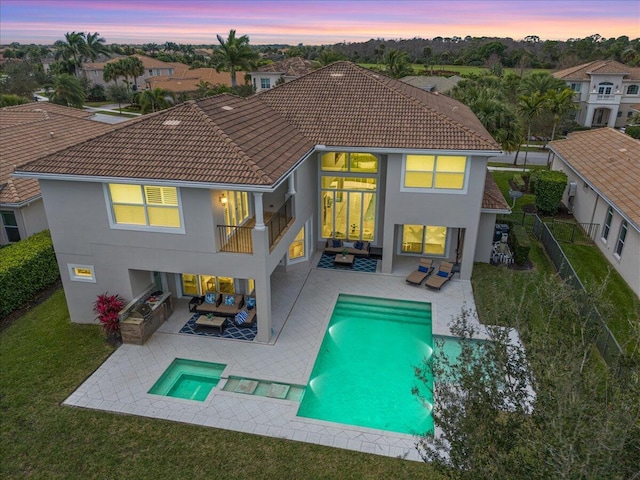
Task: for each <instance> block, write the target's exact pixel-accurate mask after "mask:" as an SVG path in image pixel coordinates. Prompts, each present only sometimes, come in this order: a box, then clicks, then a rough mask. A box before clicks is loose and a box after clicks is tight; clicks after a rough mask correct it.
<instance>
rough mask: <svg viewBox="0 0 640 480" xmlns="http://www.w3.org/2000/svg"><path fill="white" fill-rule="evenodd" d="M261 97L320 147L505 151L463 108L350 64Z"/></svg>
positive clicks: (333, 66) (327, 69)
mask: <svg viewBox="0 0 640 480" xmlns="http://www.w3.org/2000/svg"><path fill="white" fill-rule="evenodd" d="M257 96H258V97H260V99H261V100H262V101H263V102H265V103H267V104H268V105H270V106H271V107H272V108H273V109H274V110H276V111H277V112H279V113H280V114H281V115H282V116H283V117H284V118H286V119H287V120H288V121H289V122H291V123H292V124H293V125H295V126H296V127H297V128H298V129H299V130H300V131H301V132H302V133H303V134H305V135H306V136H307V137H309V138H310V139H311V140H312V141H313V142H314V143H316V144H322V145H330V146H338V147H360V146H362V147H377V148H403V149H450V150H499V149H500V147H499V146H498V145H497V144H496V142H495V141H494V140H493V138H491V135H489V133H488V132H487V131H486V129H485V128H484V127H483V126H482V124H481V123H480V121H479V120H478V119H477V118H476V116H475V115H474V114H473V112H471V110H470V109H469V108H468V107H467V106H465V105H463V104H462V103H460V102H457V101H456V100H453V99H451V98H448V97H445V96H443V95H436V94H432V93H429V92H425V91H423V90H420V89H419V88H416V87H413V86H411V85H408V84H405V83H403V82H400V81H398V80H394V79H392V78H389V77H386V76H384V75H382V74H378V73H376V72H373V71H371V70H367V69H365V68H362V67H359V66H357V65H354V64H352V63H349V62H336V63H333V64H331V65H329V66H327V67H324V68H322V69H319V70H316V71H315V72H312V73H310V74H308V75H305V76H303V77H300V78H298V79H297V80H295V81H292V82H289V83H285V84H283V85H279V86H277V87H274V88H272V89H269V90H265V91H262V92H260V93H258V94H257Z"/></svg>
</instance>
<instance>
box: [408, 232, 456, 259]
mask: <svg viewBox="0 0 640 480" xmlns="http://www.w3.org/2000/svg"><path fill="white" fill-rule="evenodd" d="M446 247H447V227H438V226H431V225H403V226H402V247H401V251H402V253H419V254H422V255H432V256H444V254H445V251H446Z"/></svg>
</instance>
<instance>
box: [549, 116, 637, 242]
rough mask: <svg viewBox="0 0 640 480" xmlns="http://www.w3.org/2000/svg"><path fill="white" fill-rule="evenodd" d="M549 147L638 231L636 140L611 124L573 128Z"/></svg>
mask: <svg viewBox="0 0 640 480" xmlns="http://www.w3.org/2000/svg"><path fill="white" fill-rule="evenodd" d="M549 147H550V148H551V150H553V152H554V153H555V154H556V155H558V156H559V157H560V158H561V159H562V160H563V161H564V162H565V163H566V164H568V165H569V166H570V167H571V168H573V169H574V170H575V171H576V172H577V173H578V174H579V175H580V176H581V177H582V178H584V180H585V181H586V182H587V183H589V184H591V186H593V188H594V189H596V190H598V191H599V192H600V193H601V194H602V195H604V196H605V197H606V199H607V200H608V201H609V202H611V203H612V204H613V205H614V206H615V207H616V208H617V209H618V210H620V211H621V212H623V214H624V215H626V216H627V218H628V219H629V220H630V221H631V222H632V223H633V224H635V228H636V230H638V231H640V188H639V187H638V185H640V141H639V140H635V139H633V138H632V137H630V136H629V135H625V134H624V133H621V132H618V131H617V130H614V129H612V128H598V129H595V130H588V131H584V132H574V133H572V134H570V135H569V137H568V138H567V139H565V140H555V141H553V142H550V143H549Z"/></svg>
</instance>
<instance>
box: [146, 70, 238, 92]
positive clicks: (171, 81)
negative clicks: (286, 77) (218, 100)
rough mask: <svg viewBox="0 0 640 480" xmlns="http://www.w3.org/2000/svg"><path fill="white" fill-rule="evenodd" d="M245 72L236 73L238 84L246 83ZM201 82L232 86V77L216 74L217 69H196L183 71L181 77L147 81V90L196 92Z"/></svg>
mask: <svg viewBox="0 0 640 480" xmlns="http://www.w3.org/2000/svg"><path fill="white" fill-rule="evenodd" d="M245 75H246V74H245V72H236V78H237V79H238V84H239V85H242V84H243V83H244V76H245ZM200 82H207V83H208V84H209V85H210V86H211V87H215V86H216V85H226V86H227V87H230V86H231V75H230V74H229V72H216V69H215V68H194V69H193V70H182V71H181V73H180V75H171V76H164V75H162V76H159V77H151V78H147V79H146V80H145V83H146V87H145V88H151V89H153V88H162V89H165V90H170V91H172V92H176V93H181V92H195V91H197V90H198V88H199V86H200Z"/></svg>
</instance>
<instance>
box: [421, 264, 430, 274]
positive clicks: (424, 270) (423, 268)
mask: <svg viewBox="0 0 640 480" xmlns="http://www.w3.org/2000/svg"><path fill="white" fill-rule="evenodd" d="M418 271H419V272H424V273H429V269H428V268H427V267H425V266H424V265H419V266H418Z"/></svg>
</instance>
